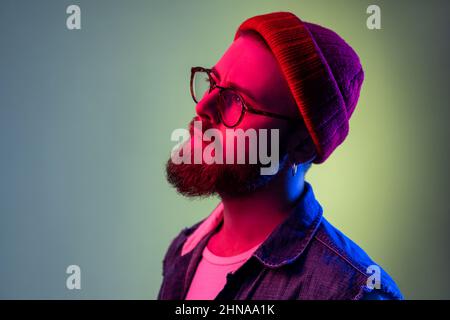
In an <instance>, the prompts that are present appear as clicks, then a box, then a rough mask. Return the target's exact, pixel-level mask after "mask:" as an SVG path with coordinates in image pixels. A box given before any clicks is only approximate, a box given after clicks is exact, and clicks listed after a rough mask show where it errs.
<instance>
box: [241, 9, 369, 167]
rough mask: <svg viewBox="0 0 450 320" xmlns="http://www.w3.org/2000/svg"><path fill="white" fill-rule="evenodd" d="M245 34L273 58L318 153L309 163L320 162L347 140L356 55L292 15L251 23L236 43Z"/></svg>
mask: <svg viewBox="0 0 450 320" xmlns="http://www.w3.org/2000/svg"><path fill="white" fill-rule="evenodd" d="M244 31H253V32H256V33H258V34H259V35H260V36H262V38H263V39H264V40H265V42H266V43H267V44H268V46H269V48H270V50H271V51H272V52H273V54H274V56H275V58H276V59H277V61H278V63H279V65H280V67H281V70H282V72H283V74H284V76H285V78H286V80H287V82H288V85H289V88H290V90H291V92H292V94H293V96H294V99H295V101H296V103H297V106H298V108H299V111H300V114H301V116H302V117H303V120H304V122H305V125H306V128H307V130H308V132H309V134H310V136H311V138H312V141H313V142H314V145H315V147H316V152H317V156H316V158H315V159H314V161H313V162H314V163H316V164H318V163H322V162H324V161H325V160H326V159H327V158H328V157H329V156H330V155H331V153H332V152H333V151H334V149H335V148H336V147H337V146H338V145H340V144H341V143H342V142H343V141H344V139H345V137H346V136H347V134H348V130H349V119H350V116H351V115H352V113H353V110H354V109H355V106H356V103H357V101H358V98H359V93H360V89H361V85H362V82H363V79H364V72H363V69H362V67H361V64H360V61H359V58H358V56H357V54H356V53H355V51H354V50H353V49H352V48H351V47H350V46H349V45H348V44H347V43H346V42H345V41H344V40H343V39H342V38H341V37H340V36H339V35H337V34H336V33H335V32H333V31H331V30H329V29H326V28H324V27H321V26H319V25H316V24H312V23H308V22H303V21H301V20H300V19H299V18H298V17H297V16H295V15H294V14H292V13H290V12H274V13H269V14H263V15H259V16H255V17H252V18H249V19H247V20H246V21H244V22H243V23H242V24H241V25H240V26H239V28H238V30H237V31H236V34H235V37H234V39H235V40H236V39H237V38H238V37H239V36H240V35H241V34H242V32H244Z"/></svg>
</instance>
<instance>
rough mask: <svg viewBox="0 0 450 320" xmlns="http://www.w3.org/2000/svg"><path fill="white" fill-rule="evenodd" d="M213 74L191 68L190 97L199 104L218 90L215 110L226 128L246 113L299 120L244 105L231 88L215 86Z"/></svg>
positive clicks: (242, 100)
mask: <svg viewBox="0 0 450 320" xmlns="http://www.w3.org/2000/svg"><path fill="white" fill-rule="evenodd" d="M213 72H214V70H213V69H207V68H203V67H192V68H191V81H190V89H191V96H192V99H193V100H194V102H195V103H199V101H200V100H201V99H202V98H203V97H204V96H205V94H209V93H211V91H212V90H214V88H218V89H219V95H218V97H217V108H218V111H219V116H220V120H221V121H222V123H223V124H224V125H225V126H226V127H228V128H234V127H236V126H237V125H239V123H241V121H242V119H243V118H244V115H245V113H246V112H249V113H253V114H259V115H263V116H266V117H272V118H277V119H283V120H288V121H298V120H299V119H294V118H291V117H288V116H285V115H282V114H278V113H273V112H268V111H263V110H259V109H255V108H253V107H251V106H249V105H248V104H247V103H245V101H244V99H242V96H241V95H240V94H239V92H238V91H237V89H234V88H232V87H229V88H225V87H221V86H219V85H217V84H216V82H215V80H214V78H213V77H212V76H211V73H213Z"/></svg>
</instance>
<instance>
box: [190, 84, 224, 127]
mask: <svg viewBox="0 0 450 320" xmlns="http://www.w3.org/2000/svg"><path fill="white" fill-rule="evenodd" d="M218 97H219V89H218V88H214V89H213V90H212V91H211V92H209V93H208V92H206V93H205V95H204V96H203V98H202V99H201V100H200V101H199V102H198V103H197V105H196V106H195V112H196V113H197V115H198V116H199V117H200V118H201V119H202V120H207V121H209V122H210V123H212V124H218V123H219V122H220V117H219V114H218V108H217V103H218Z"/></svg>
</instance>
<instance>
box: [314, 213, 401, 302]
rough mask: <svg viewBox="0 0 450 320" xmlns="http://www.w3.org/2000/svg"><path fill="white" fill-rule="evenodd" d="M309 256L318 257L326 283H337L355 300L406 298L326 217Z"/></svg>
mask: <svg viewBox="0 0 450 320" xmlns="http://www.w3.org/2000/svg"><path fill="white" fill-rule="evenodd" d="M308 256H313V257H314V263H315V264H316V270H318V272H320V277H321V279H322V281H330V282H334V283H333V287H335V288H336V287H338V288H340V290H344V291H346V292H353V297H352V299H370V298H372V299H373V298H374V297H377V296H378V298H380V297H384V298H386V299H402V298H403V297H402V295H401V293H400V290H399V288H398V287H397V285H396V284H395V282H394V280H393V279H392V278H391V277H390V276H389V274H387V273H386V272H385V270H384V269H383V268H382V267H381V266H379V265H378V264H377V263H375V262H374V261H373V260H372V259H371V258H370V257H369V256H368V255H367V253H366V252H365V251H364V250H362V249H361V248H360V247H359V246H358V245H357V244H356V243H354V242H353V241H352V240H351V239H349V238H348V237H347V236H346V235H344V234H343V233H342V232H341V231H339V230H338V229H337V228H335V227H334V226H332V225H331V224H330V223H329V222H328V221H327V220H326V219H325V218H323V217H322V221H321V223H320V225H319V228H318V230H317V232H316V234H315V235H314V238H313V240H312V241H311V248H310V252H309V254H308Z"/></svg>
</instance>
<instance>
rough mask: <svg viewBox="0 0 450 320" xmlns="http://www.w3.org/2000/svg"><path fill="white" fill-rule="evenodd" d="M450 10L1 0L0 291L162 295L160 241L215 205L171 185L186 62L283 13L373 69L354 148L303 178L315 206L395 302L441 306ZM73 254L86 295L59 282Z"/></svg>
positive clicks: (354, 129)
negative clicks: (377, 24)
mask: <svg viewBox="0 0 450 320" xmlns="http://www.w3.org/2000/svg"><path fill="white" fill-rule="evenodd" d="M70 4H77V5H79V6H80V7H81V21H82V22H81V24H82V29H81V30H78V31H70V30H68V29H67V28H66V18H67V14H66V12H65V11H66V8H67V6H68V5H70ZM370 4H378V5H379V6H380V7H381V19H382V20H381V23H382V29H381V30H368V29H367V27H366V19H367V16H368V15H367V14H366V8H367V7H368V6H369V5H370ZM449 7H450V3H449V2H448V1H421V2H418V1H363V0H356V1H334V0H330V1H318V0H311V1H306V0H305V1H275V0H273V1H256V0H255V1H238V0H232V1H222V0H220V1H211V0H209V1H173V0H171V1H100V0H96V1H9V0H8V1H5V0H2V1H1V2H0V40H1V45H0V297H1V298H38V299H41V298H51V299H56V298H61V299H71V298H81V299H87V298H95V299H97V298H105V299H109V298H113V299H116V298H125V299H129V298H130V299H131V298H137V299H154V298H156V295H157V292H158V290H159V286H160V283H161V263H162V258H163V255H164V253H165V251H166V249H167V247H168V244H169V243H170V241H171V240H172V239H173V238H174V237H175V236H176V235H177V234H178V232H179V231H180V230H181V229H182V228H184V227H186V226H190V225H192V224H194V223H195V222H197V221H198V220H200V219H201V218H203V217H205V216H206V215H207V214H209V212H210V211H211V210H212V209H213V208H214V206H215V204H216V203H217V201H218V199H208V200H200V201H199V200H188V199H185V198H182V197H181V196H178V195H177V194H176V193H175V191H174V190H173V189H171V188H170V187H169V185H168V184H167V182H166V180H165V177H164V165H165V162H166V160H167V159H168V157H169V154H170V150H171V148H172V147H173V146H174V142H172V141H170V134H171V132H172V130H174V129H175V128H185V127H186V124H187V122H188V121H189V120H190V119H191V118H192V116H193V115H194V103H193V102H192V100H191V98H190V95H189V91H188V80H189V70H190V67H191V66H195V65H202V66H212V65H214V64H215V63H216V62H217V61H218V60H219V58H220V57H221V55H222V54H223V52H224V51H225V50H226V49H227V48H228V46H229V45H230V44H231V42H232V39H233V36H234V33H235V31H236V29H237V27H238V26H239V24H240V23H241V22H243V21H244V20H245V19H247V18H249V17H251V16H254V15H258V14H263V13H268V12H272V11H291V12H293V13H294V14H296V15H298V16H299V17H300V18H301V19H303V20H305V21H309V22H314V23H318V24H321V25H323V26H326V27H328V28H331V29H332V30H334V31H336V32H337V33H338V34H340V35H341V36H342V37H343V38H344V39H345V40H346V41H347V42H348V43H349V44H350V45H351V46H352V47H353V48H354V49H355V50H356V51H357V52H358V54H359V55H360V58H361V61H362V65H363V67H364V69H365V75H366V78H365V83H364V85H363V89H362V91H361V98H360V101H359V104H358V106H357V107H356V110H355V112H354V114H353V117H352V119H351V122H350V134H349V136H348V138H347V140H346V141H345V143H344V144H343V145H342V146H341V147H340V148H338V149H337V150H336V152H335V153H334V154H333V155H332V157H331V158H330V159H329V160H328V161H327V162H326V163H324V164H322V165H319V166H313V167H312V168H311V170H310V171H309V173H308V175H307V180H308V181H309V182H310V183H311V184H312V185H313V188H314V191H315V193H316V196H317V198H318V200H319V201H320V202H321V204H322V206H323V207H324V211H325V216H326V217H327V218H328V219H329V220H330V221H331V222H332V223H333V224H334V225H335V226H336V227H338V228H339V229H341V230H342V231H343V232H344V233H346V234H347V235H348V236H349V237H350V238H352V239H353V240H354V241H355V242H357V243H358V244H359V245H360V246H361V247H362V248H364V249H365V250H366V251H367V252H368V253H369V255H370V256H371V257H372V258H373V259H374V260H375V261H377V262H378V263H379V264H380V265H382V266H383V267H384V268H385V269H386V270H387V271H388V272H389V273H390V274H391V275H392V277H393V278H394V279H395V280H396V282H397V283H398V285H399V287H400V289H401V290H402V292H403V294H404V296H405V297H406V298H408V299H432V298H438V299H442V298H447V299H448V298H450V286H449V284H450V281H449V280H450V274H449V272H448V264H449V262H450V254H449V252H450V250H449V249H448V243H449V237H450V236H449V234H448V232H447V230H448V228H449V226H450V221H449V202H448V197H449V190H450V186H449V181H450V180H449V175H450V174H449V173H450V170H449V163H450V161H449V160H450V159H449V158H450V147H449V143H448V138H449V137H450V128H449V126H448V120H449V113H450V109H449V101H450V99H449V90H448V83H449V79H448V70H449V62H448V56H450V55H449V41H448V40H449V39H448V38H449V31H448V16H447V14H448V12H449ZM70 264H77V265H79V266H80V267H81V272H82V282H81V283H82V284H81V285H82V289H81V290H72V291H71V290H67V289H66V287H65V283H66V282H65V281H66V277H67V275H66V273H65V270H66V267H67V266H68V265H70Z"/></svg>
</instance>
